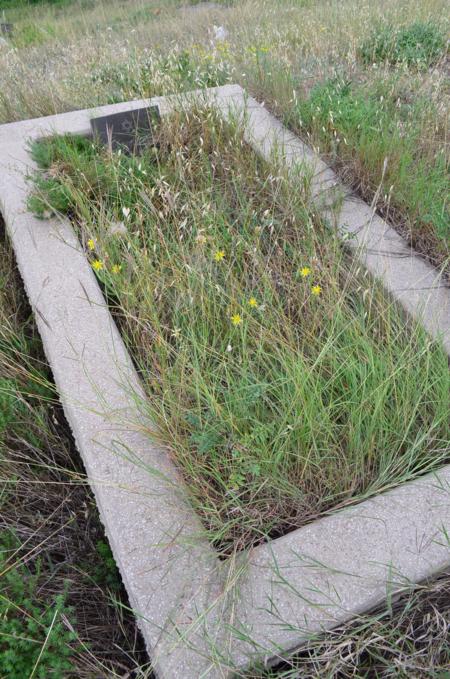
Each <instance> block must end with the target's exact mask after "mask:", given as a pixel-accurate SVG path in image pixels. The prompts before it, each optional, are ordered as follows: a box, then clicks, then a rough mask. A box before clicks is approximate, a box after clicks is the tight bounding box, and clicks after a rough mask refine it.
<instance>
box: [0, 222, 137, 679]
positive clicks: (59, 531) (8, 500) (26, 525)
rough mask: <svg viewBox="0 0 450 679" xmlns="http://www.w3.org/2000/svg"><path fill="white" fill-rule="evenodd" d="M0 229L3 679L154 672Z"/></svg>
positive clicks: (59, 678) (0, 606) (0, 660)
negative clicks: (128, 606)
mask: <svg viewBox="0 0 450 679" xmlns="http://www.w3.org/2000/svg"><path fill="white" fill-rule="evenodd" d="M146 664H147V661H146V657H145V655H144V654H143V653H142V642H141V640H140V639H139V637H138V636H137V630H136V627H135V624H134V620H133V617H132V614H131V613H130V611H129V610H128V608H127V600H126V596H125V595H124V592H123V588H122V585H121V581H120V576H119V575H118V572H117V568H116V566H115V563H114V561H113V559H112V558H111V553H110V551H109V548H108V546H107V544H106V542H105V538H104V533H103V529H102V526H101V524H100V520H99V518H98V515H97V509H96V507H95V502H94V500H93V497H92V495H91V493H90V491H89V489H88V486H87V483H86V479H85V477H84V472H83V469H82V466H81V463H80V461H79V458H78V454H77V452H76V450H75V448H74V444H73V442H72V441H71V438H70V435H69V430H68V427H67V424H65V423H64V418H63V415H62V412H61V407H60V406H59V405H58V403H57V401H56V394H55V389H54V386H53V385H52V382H51V375H50V371H49V369H48V367H47V365H46V363H45V360H44V357H43V351H42V347H41V344H40V339H39V336H38V334H37V330H36V328H35V326H34V321H33V318H32V315H31V310H30V309H29V307H28V305H27V303H26V296H25V293H24V291H23V289H22V287H21V282H20V279H19V276H18V274H17V271H16V269H15V267H14V262H13V258H12V254H11V250H10V248H9V247H8V246H7V244H5V242H4V240H3V233H1V234H0V676H1V677H2V679H3V677H5V679H6V677H8V678H10V677H11V679H24V678H27V679H28V678H29V677H42V678H45V679H47V677H48V678H50V677H55V679H72V678H73V679H75V677H76V678H77V679H84V678H85V679H91V678H92V677H94V676H95V677H100V676H101V677H103V676H104V677H108V679H109V678H111V679H112V678H114V677H121V676H123V673H124V672H125V671H128V670H129V671H130V672H131V671H133V672H135V673H136V674H135V676H136V677H139V678H140V679H144V677H148V678H149V677H150V672H149V671H148V667H146Z"/></svg>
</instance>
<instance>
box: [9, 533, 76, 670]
mask: <svg viewBox="0 0 450 679" xmlns="http://www.w3.org/2000/svg"><path fill="white" fill-rule="evenodd" d="M19 546H20V543H19V542H18V540H17V539H16V538H14V537H13V536H11V535H8V534H7V533H3V534H2V537H1V540H0V576H1V580H0V676H2V677H8V678H10V679H23V677H30V676H34V677H39V678H41V679H47V677H62V676H64V675H65V673H66V672H69V671H71V670H73V666H72V663H71V658H72V656H73V654H74V652H75V647H74V642H75V639H76V635H75V634H74V633H73V632H71V631H70V630H69V629H68V628H67V627H66V625H65V624H64V622H63V619H62V617H63V616H64V617H66V618H67V619H69V620H70V621H71V622H72V623H73V622H74V619H73V611H72V609H71V608H70V607H68V606H67V605H66V603H65V599H66V596H65V595H64V594H59V595H56V596H55V597H54V599H52V600H50V601H49V600H47V601H39V599H38V598H37V597H36V592H37V581H38V579H39V570H40V562H39V561H36V562H35V563H34V569H35V572H34V573H33V572H32V571H31V570H29V569H28V568H27V566H26V565H25V564H24V563H23V562H22V561H20V560H19V561H17V562H16V561H15V559H16V558H17V556H16V555H17V550H18V548H19Z"/></svg>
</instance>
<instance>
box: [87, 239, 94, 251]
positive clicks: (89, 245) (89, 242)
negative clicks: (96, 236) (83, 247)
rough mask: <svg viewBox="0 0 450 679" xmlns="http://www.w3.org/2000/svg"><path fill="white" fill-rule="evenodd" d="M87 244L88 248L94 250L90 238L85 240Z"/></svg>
mask: <svg viewBox="0 0 450 679" xmlns="http://www.w3.org/2000/svg"><path fill="white" fill-rule="evenodd" d="M87 246H88V248H89V250H95V243H94V241H93V240H92V238H89V240H88V242H87Z"/></svg>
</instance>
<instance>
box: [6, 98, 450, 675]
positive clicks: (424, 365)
mask: <svg viewBox="0 0 450 679" xmlns="http://www.w3.org/2000/svg"><path fill="white" fill-rule="evenodd" d="M203 99H204V97H203ZM211 99H212V101H213V102H214V103H215V105H216V107H217V111H216V109H213V110H211V109H210V108H205V107H204V101H203V105H202V106H199V104H198V101H196V100H195V98H194V100H192V98H191V99H189V100H188V101H187V102H185V103H186V107H187V109H188V110H187V112H186V111H184V112H178V113H175V114H172V115H171V116H169V117H167V115H166V114H168V113H170V111H171V109H172V108H175V109H178V108H179V106H180V102H179V101H177V100H168V99H165V100H159V101H154V102H151V103H152V104H159V105H160V108H161V113H162V120H161V123H160V124H159V125H158V126H157V129H156V132H155V141H156V144H155V145H154V146H152V147H149V148H148V149H146V150H143V152H142V153H141V154H140V155H139V156H138V157H135V156H133V155H127V154H126V153H124V152H122V153H121V152H120V149H119V150H116V151H114V150H112V149H108V148H106V149H105V148H103V147H101V146H98V145H97V144H96V143H95V141H94V142H93V141H92V140H87V139H86V138H85V137H84V136H81V137H80V136H71V137H68V136H67V134H68V133H69V134H71V135H74V134H75V135H76V134H77V133H78V134H81V135H86V133H87V132H88V131H89V119H90V117H91V115H90V114H89V113H88V112H78V113H74V114H65V115H63V116H56V117H55V118H53V119H50V120H43V121H39V122H38V123H33V122H32V121H27V123H26V124H19V125H16V126H5V127H8V128H9V130H5V135H4V136H3V137H0V141H2V143H3V146H4V148H6V151H7V152H8V154H9V159H10V160H9V163H8V165H7V168H8V173H9V181H10V183H9V187H11V186H15V187H17V186H18V185H19V187H20V191H19V192H17V190H14V191H11V190H10V188H9V190H6V184H4V183H3V184H2V185H1V186H0V195H1V199H2V209H3V210H4V212H5V218H6V221H7V222H8V225H9V230H10V233H11V234H12V238H13V242H14V245H15V249H16V253H17V256H18V260H19V265H20V267H21V270H22V273H23V276H24V279H25V281H26V283H27V286H28V292H29V295H30V297H31V299H32V302H33V304H34V306H35V309H36V315H37V318H38V322H39V323H40V329H41V333H42V335H43V339H44V344H45V345H46V349H47V353H48V355H49V359H50V361H51V363H52V367H53V370H54V373H55V379H56V381H57V383H58V385H59V389H60V392H61V396H62V400H63V402H64V405H65V409H66V413H67V415H68V418H69V420H70V422H71V424H72V427H73V428H74V431H75V435H76V438H77V442H78V445H79V448H80V450H81V452H82V454H83V457H84V460H85V464H86V467H87V471H88V474H89V476H90V478H91V482H92V484H93V487H94V489H95V492H96V495H97V501H98V503H99V506H100V510H101V512H102V515H103V520H104V521H105V525H106V528H107V530H108V532H109V536H110V540H111V544H112V547H113V551H114V553H115V556H116V559H117V561H118V563H119V566H120V567H121V571H122V575H123V577H124V580H125V583H126V585H127V588H128V591H129V593H130V599H131V602H132V604H133V606H134V607H135V610H136V612H137V614H138V617H139V619H140V622H141V627H142V629H143V632H144V634H145V637H146V640H147V643H148V646H149V650H150V653H151V655H152V657H153V659H154V662H155V668H156V671H157V673H158V674H160V675H161V676H167V677H169V676H170V677H172V676H184V677H187V676H192V677H196V676H200V675H202V676H208V677H213V676H214V677H215V676H218V677H219V676H225V675H227V674H229V675H230V676H231V673H232V672H233V671H235V670H238V669H239V668H241V669H243V668H245V667H246V666H249V665H251V664H254V663H258V662H261V661H270V662H274V661H276V659H277V658H280V657H283V656H284V655H285V654H286V653H287V652H289V651H292V650H293V649H294V648H295V647H296V646H298V645H299V644H300V643H301V641H302V640H304V639H305V638H307V637H308V635H310V634H313V633H316V632H319V631H321V630H323V629H326V628H329V627H331V626H333V625H335V624H337V623H338V622H341V621H343V620H346V619H348V618H349V617H350V616H351V615H352V614H355V613H357V612H359V611H362V610H366V609H367V608H369V607H371V606H373V605H374V604H376V603H377V601H380V600H381V599H382V598H383V597H384V596H385V595H386V589H387V590H388V591H391V590H399V589H401V588H402V585H404V584H405V582H407V581H410V580H412V581H416V580H419V579H421V578H424V577H426V576H428V575H430V574H431V573H433V572H436V571H438V570H439V569H441V568H443V567H444V566H445V565H446V564H448V560H449V549H448V540H447V538H446V535H447V533H446V528H445V525H446V522H447V521H448V513H449V503H448V467H445V468H444V467H443V465H444V464H445V463H446V462H447V461H448V440H449V431H448V386H449V377H448V368H447V354H446V352H445V350H444V348H443V347H445V346H448V341H449V337H448V334H447V335H446V334H445V332H446V326H445V319H446V318H447V316H446V315H445V313H446V310H448V308H449V300H448V297H449V295H448V291H447V290H446V289H445V288H444V287H442V286H441V285H440V281H439V279H438V277H437V275H436V273H435V272H433V270H432V269H431V268H430V267H428V266H427V265H426V264H425V263H424V262H421V261H420V260H418V261H416V258H415V257H414V256H413V255H411V253H409V256H408V254H407V252H405V251H404V250H402V249H401V242H399V241H395V238H394V237H393V236H392V235H391V233H390V231H389V229H388V227H387V225H386V224H385V223H383V222H382V220H380V219H377V218H375V219H374V218H373V215H370V211H369V212H367V210H368V208H367V206H365V207H366V208H367V209H366V211H365V210H364V204H360V203H358V202H357V201H352V200H351V199H350V198H348V197H347V198H345V197H344V198H342V197H341V198H340V199H339V200H338V202H337V204H334V203H335V201H336V198H339V197H338V196H337V195H336V186H335V184H336V181H335V178H334V176H333V175H332V173H331V174H330V173H328V172H327V170H326V168H324V167H322V166H321V165H320V163H319V161H317V159H315V158H314V157H313V156H312V155H311V154H310V153H309V152H308V150H307V149H305V147H303V145H302V144H301V143H300V142H299V141H298V140H296V139H295V138H293V137H292V135H288V134H287V133H286V132H285V131H284V130H283V128H281V126H279V124H277V123H276V121H274V119H272V118H271V117H270V116H269V115H268V114H267V112H265V111H264V109H262V108H260V107H258V106H257V104H256V102H252V100H247V99H246V98H245V96H244V94H243V93H242V90H240V88H237V87H226V88H219V89H218V90H216V91H214V92H211ZM193 101H194V106H193V107H192V104H193ZM188 103H189V104H190V106H187V104H188ZM209 103H211V101H210V102H209ZM142 104H143V102H135V103H134V104H133V108H137V107H138V106H139V105H142ZM119 110H126V105H119V106H116V107H109V108H108V109H107V110H105V111H103V113H109V112H115V111H119ZM244 110H245V111H246V114H247V117H246V119H245V120H244V121H242V119H241V117H240V116H241V114H242V113H243V112H244ZM229 111H231V113H232V114H233V115H232V116H231V118H228V116H226V118H227V119H226V120H225V121H224V117H223V114H224V113H228V112H229ZM243 122H244V127H243V125H242V123H243ZM242 130H244V131H242ZM12 133H14V134H16V137H15V138H14V134H12ZM55 133H56V134H58V135H59V136H57V137H56V136H55ZM30 137H31V138H33V139H34V140H38V139H39V138H42V137H45V139H44V141H35V142H34V143H33V144H32V146H31V153H32V155H33V156H34V158H35V160H36V161H37V162H38V163H39V164H40V165H41V166H42V168H44V172H43V173H41V174H38V175H36V176H35V181H36V182H37V186H38V189H39V190H38V191H37V192H36V191H35V192H34V194H33V195H32V196H31V198H30V197H29V195H28V194H29V186H27V185H26V184H25V181H24V179H23V170H24V167H23V166H19V167H17V163H18V162H19V163H24V164H25V166H27V167H29V166H30V160H29V156H28V155H27V154H28V151H29V148H26V147H25V144H26V143H29V140H30ZM249 143H251V144H252V147H253V148H255V149H256V150H257V151H258V152H259V154H262V156H263V157H265V160H264V159H263V158H261V157H260V155H257V154H255V152H254V150H253V148H250V146H249ZM275 146H278V154H277V156H276V157H273V158H271V157H270V156H271V152H272V151H273V150H274V147H275ZM299 161H301V162H300V165H299V166H297V163H298V162H299ZM305 161H307V164H306V165H305ZM286 165H287V167H286ZM288 169H289V171H288ZM329 189H331V190H329ZM325 198H326V200H325ZM319 203H320V205H321V206H322V207H323V208H324V210H325V212H324V216H319V214H318V211H317V207H315V206H317V205H318V204H319ZM33 211H34V212H35V213H39V214H40V215H41V217H49V216H50V217H51V215H52V212H56V213H57V215H58V216H57V217H55V216H53V217H51V219H44V220H40V221H39V220H38V219H36V218H35V217H33V216H32V212H33ZM361 212H362V214H361ZM63 213H65V214H68V215H69V216H70V217H71V220H72V224H73V226H74V228H75V230H76V231H77V236H75V234H74V231H73V228H72V226H71V225H70V224H69V223H68V222H67V220H66V221H64V220H63V221H60V217H59V216H60V215H61V214H63ZM324 220H326V221H324ZM333 223H335V224H336V225H337V226H338V227H339V228H338V229H337V230H335V231H333V230H332V229H331V228H330V226H331V225H332V224H333ZM344 224H345V225H346V226H347V236H346V240H347V242H348V243H349V244H350V245H351V246H352V248H353V249H355V250H356V255H357V256H356V257H355V259H353V258H351V257H349V255H348V254H347V253H346V252H345V251H344V250H343V248H342V245H341V238H340V237H341V236H345V233H343V231H344ZM349 234H352V238H351V239H350V240H349ZM338 236H339V237H338ZM368 239H369V240H368ZM374 239H376V240H374ZM367 242H368V243H369V247H367ZM385 242H386V243H388V244H390V245H391V246H392V245H393V246H394V248H395V249H394V250H393V251H391V252H389V251H388V250H387V248H386V249H384V248H382V247H380V244H383V245H384V243H385ZM364 243H366V247H365V248H362V246H363V245H364ZM375 245H377V246H378V247H375ZM30 253H32V255H31V256H30ZM395 255H396V256H397V257H398V260H397V261H396V262H395V270H391V269H390V268H389V263H392V261H393V257H394V256H395ZM361 260H363V261H364V262H365V263H366V264H367V267H368V269H369V271H371V272H372V273H378V274H380V275H382V283H383V285H384V289H383V287H382V286H381V285H379V284H378V283H374V282H373V280H372V278H371V277H370V276H369V274H368V273H367V272H366V271H365V270H364V268H363V267H361V265H360V263H361ZM93 272H94V273H95V276H96V277H97V280H98V281H99V283H100V286H101V288H102V289H103V294H104V296H102V294H101V293H100V289H99V287H98V285H97V283H96V280H95V278H94V275H93ZM405 272H406V273H409V272H411V273H413V272H415V276H414V277H413V278H411V277H409V278H408V277H407V276H406V277H405V276H404V275H403V274H404V273H405ZM427 277H429V278H430V285H428V286H425V285H423V281H424V279H425V278H427ZM427 280H428V278H427ZM386 289H387V290H388V291H389V292H390V293H391V294H392V295H393V296H394V297H397V298H398V300H399V301H400V302H401V304H402V305H403V307H405V308H406V309H407V310H408V311H410V312H411V313H412V315H413V316H416V318H411V319H410V321H409V322H408V323H406V322H405V318H404V315H403V312H402V311H401V309H400V306H398V305H397V303H396V302H395V301H393V299H392V297H391V296H388V295H387V294H386ZM407 293H408V294H407ZM425 301H426V302H428V303H427V306H426V308H425V307H424V302H425ZM105 302H106V303H105ZM107 306H109V308H110V310H111V311H112V312H113V315H114V316H115V319H116V321H117V324H118V326H119V328H120V330H121V333H122V336H123V339H124V341H125V345H126V346H127V349H128V351H129V352H130V354H131V356H132V359H133V362H134V365H135V367H136V368H137V372H138V374H139V377H140V380H138V378H137V375H136V373H135V371H134V369H133V367H132V365H131V363H130V360H129V357H128V354H127V352H126V350H125V348H124V345H123V344H122V341H121V339H120V337H119V335H118V333H117V330H116V327H115V325H114V322H113V321H112V319H111V315H110V313H109V311H108V308H107ZM419 319H420V320H421V322H422V323H423V325H424V326H425V328H426V329H427V330H428V331H429V333H431V334H432V335H434V336H435V338H436V341H435V340H433V339H430V336H429V335H428V334H426V333H425V331H424V330H423V329H422V328H421V326H420V325H419V324H418V323H417V321H418V320H419ZM440 341H443V345H442V344H440ZM141 384H142V385H143V387H144V389H142V387H141ZM161 444H162V446H161ZM177 470H178V471H177ZM427 471H434V472H435V473H434V474H432V475H431V476H427V477H423V478H421V479H419V480H417V481H414V482H412V483H411V481H410V480H411V479H413V478H414V477H416V476H420V475H422V474H424V473H425V472H427ZM405 481H410V482H409V483H406V484H405V483H404V482H405ZM401 484H402V485H401ZM393 486H399V487H398V488H396V489H394V490H389V492H385V493H384V494H382V495H378V493H380V492H382V491H386V490H388V489H390V488H392V487H393ZM369 496H372V499H365V501H364V502H360V503H359V504H356V505H355V506H353V507H351V508H347V509H345V510H344V511H341V512H337V511H336V510H337V509H339V508H342V507H343V506H344V505H347V504H350V503H354V502H355V501H357V500H359V501H361V500H362V499H364V498H367V497H369ZM194 510H195V511H194ZM332 510H334V511H332ZM330 513H331V514H330ZM324 515H327V516H324ZM320 516H322V517H323V518H320V519H319V520H317V521H316V520H315V519H317V518H318V517H320ZM280 536H282V537H280ZM255 545H258V546H256V547H255ZM249 548H253V549H249ZM242 550H244V551H242ZM237 552H239V554H238V555H237V556H236V553H237ZM219 555H221V556H222V557H231V558H228V559H222V560H219V558H218V557H219Z"/></svg>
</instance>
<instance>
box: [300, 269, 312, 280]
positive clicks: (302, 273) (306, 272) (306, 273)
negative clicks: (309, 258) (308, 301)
mask: <svg viewBox="0 0 450 679" xmlns="http://www.w3.org/2000/svg"><path fill="white" fill-rule="evenodd" d="M310 273H311V269H310V268H309V266H304V267H303V268H302V269H300V276H301V277H302V278H306V276H309V274H310Z"/></svg>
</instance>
